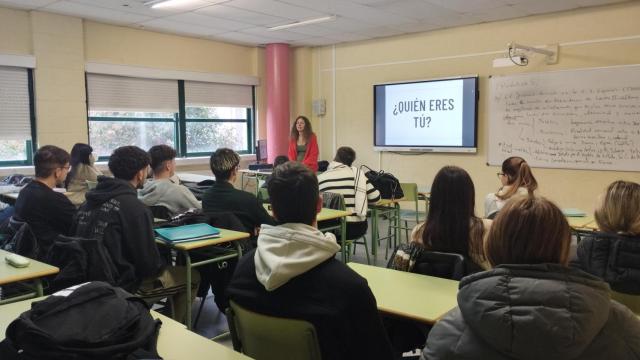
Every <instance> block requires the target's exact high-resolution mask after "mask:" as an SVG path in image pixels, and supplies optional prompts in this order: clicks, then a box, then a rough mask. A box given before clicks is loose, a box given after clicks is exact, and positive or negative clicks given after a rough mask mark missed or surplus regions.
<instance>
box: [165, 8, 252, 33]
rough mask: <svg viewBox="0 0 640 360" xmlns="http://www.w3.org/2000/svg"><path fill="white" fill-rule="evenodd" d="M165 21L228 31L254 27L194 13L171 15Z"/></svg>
mask: <svg viewBox="0 0 640 360" xmlns="http://www.w3.org/2000/svg"><path fill="white" fill-rule="evenodd" d="M163 19H165V20H169V21H179V22H183V23H187V24H194V25H200V26H204V27H212V28H217V29H223V30H227V31H235V30H242V29H249V28H252V27H254V26H253V25H251V24H245V23H241V22H238V21H232V20H226V19H221V18H215V17H212V16H206V15H202V14H199V13H198V14H196V13H193V12H189V13H184V14H178V15H171V16H167V17H164V18H163Z"/></svg>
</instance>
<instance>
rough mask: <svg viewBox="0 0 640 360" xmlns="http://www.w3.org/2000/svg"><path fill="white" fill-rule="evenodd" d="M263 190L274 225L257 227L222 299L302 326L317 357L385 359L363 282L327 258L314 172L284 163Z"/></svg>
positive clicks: (383, 339) (329, 251)
mask: <svg viewBox="0 0 640 360" xmlns="http://www.w3.org/2000/svg"><path fill="white" fill-rule="evenodd" d="M268 191H269V198H270V199H271V206H272V208H273V213H274V216H275V218H276V219H278V221H279V222H280V223H282V225H279V226H271V225H266V224H265V225H262V229H261V231H260V235H259V236H258V247H257V249H255V250H252V251H251V252H249V253H247V254H246V255H245V256H244V257H243V258H242V259H241V260H240V262H239V263H238V267H237V268H236V272H235V273H234V276H233V278H232V279H231V283H230V284H229V287H228V289H227V293H228V294H229V297H230V299H231V300H233V301H235V302H237V303H238V304H239V305H240V306H243V307H245V308H247V309H249V310H252V311H256V312H258V313H261V314H266V315H271V316H278V317H285V318H294V319H302V320H305V321H308V322H310V323H311V324H313V326H314V327H315V330H316V333H317V334H318V341H319V344H320V351H321V353H322V358H323V359H332V360H340V359H393V355H392V352H391V346H390V344H389V341H388V339H387V335H386V333H385V330H384V328H383V326H382V322H381V320H380V317H379V315H378V310H377V307H376V300H375V298H374V297H373V294H372V293H371V290H370V289H369V286H367V282H366V280H365V279H363V278H362V277H360V276H359V275H358V274H356V273H355V272H354V271H353V270H351V269H350V268H349V267H347V266H346V265H345V264H343V263H341V262H340V261H338V260H336V259H335V254H336V253H337V252H338V251H339V250H340V246H338V244H337V243H336V239H335V236H333V234H330V233H327V234H323V233H321V232H320V231H318V229H317V228H316V215H317V213H318V212H320V209H321V208H322V200H321V199H320V198H319V191H318V180H317V178H316V176H315V175H314V173H313V172H312V171H311V170H310V169H309V168H307V167H305V166H304V165H302V164H300V163H298V162H288V163H286V164H284V165H281V166H279V167H278V168H276V169H275V170H274V172H273V175H272V178H271V181H270V182H269V188H268Z"/></svg>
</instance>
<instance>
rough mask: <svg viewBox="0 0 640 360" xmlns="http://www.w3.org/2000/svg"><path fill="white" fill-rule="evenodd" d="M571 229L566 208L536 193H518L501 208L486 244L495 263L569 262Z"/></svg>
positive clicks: (492, 261) (493, 263)
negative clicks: (564, 212)
mask: <svg viewBox="0 0 640 360" xmlns="http://www.w3.org/2000/svg"><path fill="white" fill-rule="evenodd" d="M570 244H571V230H570V228H569V224H568V223H567V219H565V217H564V215H563V214H562V211H561V210H560V209H559V208H558V207H557V206H556V205H555V204H554V203H552V202H551V201H549V200H547V199H545V198H542V197H534V196H522V197H514V198H513V199H512V200H509V201H508V202H507V204H506V205H505V206H504V207H503V208H502V210H500V212H498V215H497V216H496V218H495V220H494V221H493V224H492V225H491V230H489V236H488V238H487V244H486V246H485V254H486V257H487V259H488V260H489V263H491V266H494V267H495V266H496V265H500V264H542V263H554V264H562V265H567V264H568V262H569V246H570Z"/></svg>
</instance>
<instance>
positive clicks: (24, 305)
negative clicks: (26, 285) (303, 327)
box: [0, 299, 250, 360]
mask: <svg viewBox="0 0 640 360" xmlns="http://www.w3.org/2000/svg"><path fill="white" fill-rule="evenodd" d="M38 300H42V299H38ZM33 301H34V300H26V301H20V302H17V303H13V304H10V305H4V306H1V307H0V340H4V338H5V334H6V331H7V327H8V326H9V324H10V323H11V322H12V321H13V320H14V319H16V318H17V317H18V316H20V314H22V313H23V312H25V311H27V310H29V309H31V302H33ZM151 316H153V318H155V319H160V320H161V321H162V326H160V333H159V334H158V354H160V356H162V358H163V359H165V360H183V359H190V360H211V359H220V360H242V359H250V358H248V357H247V356H245V355H242V354H240V353H237V352H235V351H233V350H232V349H229V348H227V347H225V346H223V345H220V344H218V343H216V342H214V341H211V340H208V339H206V338H204V337H202V336H200V335H198V334H195V333H192V332H191V331H188V330H187V329H185V327H184V325H182V324H180V323H179V322H176V321H174V320H172V319H170V318H168V317H166V316H164V315H162V314H159V313H157V312H155V311H151Z"/></svg>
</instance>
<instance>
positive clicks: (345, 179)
mask: <svg viewBox="0 0 640 360" xmlns="http://www.w3.org/2000/svg"><path fill="white" fill-rule="evenodd" d="M355 160H356V152H355V150H353V149H352V148H350V147H348V146H343V147H340V148H339V149H338V150H337V151H336V156H335V157H334V158H333V161H332V162H331V163H330V164H329V167H328V168H327V171H325V172H323V173H322V174H320V175H318V184H319V187H320V191H321V192H331V193H337V194H341V195H342V196H343V198H344V205H345V208H346V210H347V211H349V212H351V213H352V214H353V215H351V216H347V219H346V220H347V239H357V238H359V237H361V236H362V235H364V234H366V233H367V210H368V204H375V203H376V202H378V201H379V200H380V192H378V190H376V188H374V187H373V185H371V183H370V182H369V180H368V179H367V177H366V176H364V172H362V171H360V170H359V169H358V168H357V167H353V166H351V165H352V164H353V162H354V161H355Z"/></svg>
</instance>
